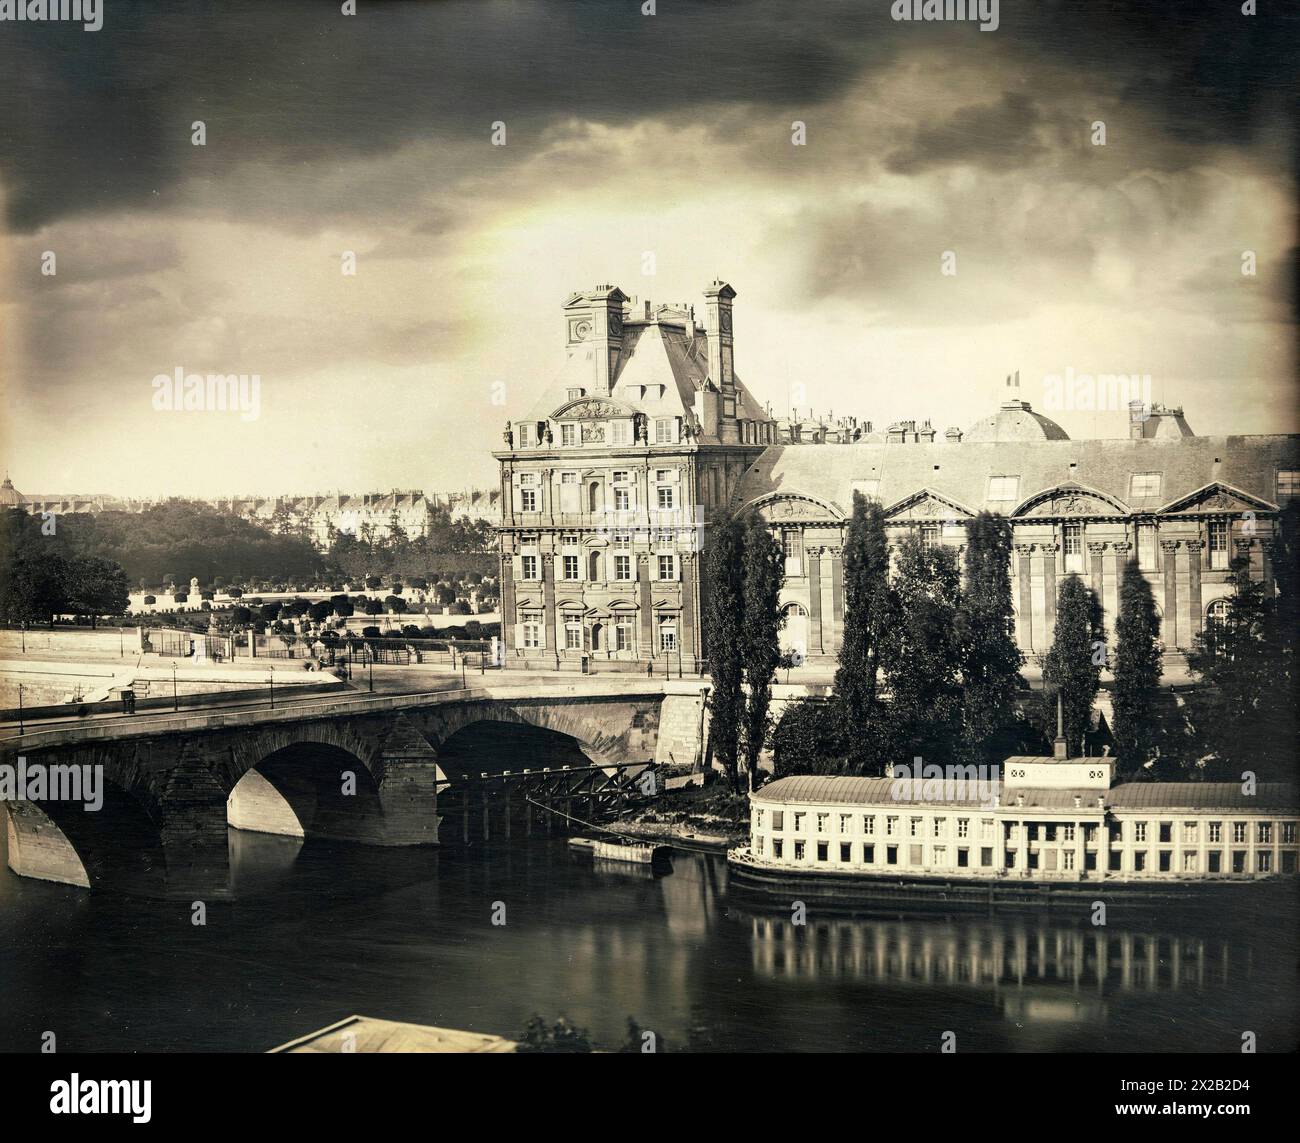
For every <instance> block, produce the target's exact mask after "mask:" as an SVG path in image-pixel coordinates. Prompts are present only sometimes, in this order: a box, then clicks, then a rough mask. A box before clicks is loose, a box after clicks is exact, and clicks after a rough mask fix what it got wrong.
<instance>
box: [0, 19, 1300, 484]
mask: <svg viewBox="0 0 1300 1143" xmlns="http://www.w3.org/2000/svg"><path fill="white" fill-rule="evenodd" d="M643 4H644V0H428V2H418V0H407V2H398V0H390V2H380V0H359V3H358V4H357V5H356V7H357V14H356V15H355V16H349V15H344V14H343V13H342V11H341V7H342V5H341V4H339V3H333V2H330V0H318V2H312V3H296V2H291V0H277V2H276V3H274V4H271V3H265V2H260V3H237V2H227V3H221V4H216V3H197V2H188V0H172V2H170V3H168V4H167V5H166V6H165V7H164V6H161V5H153V4H135V3H130V2H127V0H104V12H103V27H102V29H101V30H100V31H97V32H86V31H83V30H82V29H81V27H80V26H79V25H63V24H58V23H40V24H33V23H22V24H15V23H0V76H3V77H4V84H5V88H6V97H7V98H6V108H5V112H4V115H3V116H2V117H0V227H2V228H3V229H2V230H0V386H2V387H3V401H4V403H3V406H0V410H2V412H0V417H2V420H0V446H2V447H0V455H2V457H3V462H4V465H5V467H6V469H7V471H8V473H9V475H10V476H11V477H12V479H13V481H14V484H15V486H16V487H17V488H18V489H19V490H20V491H22V492H24V493H27V494H29V495H31V494H34V493H42V494H52V493H58V492H74V491H75V492H99V493H108V494H116V495H124V496H158V495H171V494H176V495H181V494H189V495H196V496H217V495H227V494H240V493H262V494H274V493H283V492H314V491H328V490H334V489H345V490H353V491H359V490H364V489H390V488H423V489H425V490H426V491H434V490H452V489H460V488H465V487H468V486H470V485H492V484H494V483H495V482H496V463H495V461H494V460H493V459H492V457H491V450H492V449H494V448H497V447H500V446H501V430H502V428H503V425H504V422H505V420H506V418H507V416H510V415H516V416H517V415H522V413H524V412H525V411H526V410H527V409H528V408H529V407H530V406H531V404H532V403H533V401H535V400H536V398H537V397H538V395H539V394H540V393H541V391H542V390H543V388H544V387H545V386H546V385H547V383H548V382H549V381H550V379H551V378H552V377H553V376H554V374H555V373H556V372H557V371H558V369H559V367H560V364H561V361H562V355H563V336H564V322H563V317H562V310H561V307H562V305H563V303H564V301H565V299H566V298H567V297H568V296H569V295H570V294H571V293H573V292H574V291H577V290H587V289H591V288H592V287H594V286H595V285H597V284H598V283H613V284H616V285H619V286H620V287H621V288H622V289H623V290H624V292H625V293H627V294H629V295H635V296H637V297H639V298H641V299H645V298H649V299H652V300H653V301H655V302H674V303H677V302H686V303H689V304H694V305H695V306H696V307H697V310H698V312H699V315H700V316H701V318H702V315H703V298H702V292H703V289H704V287H705V286H706V284H707V283H708V282H710V281H711V280H713V279H714V278H718V277H720V278H722V279H724V280H726V281H728V282H730V283H731V284H732V286H733V287H734V288H735V289H736V291H737V295H738V296H737V300H736V309H735V338H736V369H737V372H738V374H739V375H740V376H741V377H742V378H743V379H744V380H745V382H746V384H747V386H748V387H749V389H750V390H751V391H752V392H753V393H754V394H755V395H756V396H757V397H758V398H759V399H760V400H763V401H767V402H770V403H771V406H772V409H773V411H774V412H775V413H777V414H785V413H786V412H787V411H788V410H789V409H791V408H792V407H793V408H797V409H800V410H808V409H809V408H811V409H814V410H816V411H818V412H822V413H833V414H834V415H836V416H839V415H843V414H853V415H856V416H858V417H859V418H861V419H867V420H871V421H873V422H874V423H875V424H876V425H881V424H884V423H887V422H889V421H892V420H895V419H900V418H909V419H917V420H925V419H929V420H931V421H932V423H933V424H934V425H935V427H936V428H938V429H939V430H940V432H942V431H943V430H944V429H945V428H947V427H948V426H950V425H956V426H958V427H963V428H964V427H967V426H969V425H970V424H972V423H973V422H974V421H976V420H978V419H979V418H980V417H982V416H983V415H985V414H987V413H988V412H990V411H991V410H992V409H993V408H994V407H995V406H996V404H997V403H998V402H999V401H1001V400H1002V399H1004V398H1005V397H1006V395H1007V394H1006V389H1005V388H1004V378H1005V377H1006V375H1007V374H1008V373H1011V372H1013V371H1016V370H1019V372H1020V375H1021V387H1020V390H1019V392H1018V396H1020V397H1021V398H1022V399H1024V400H1027V401H1029V402H1030V403H1031V404H1033V405H1034V407H1035V409H1037V410H1039V411H1043V412H1046V413H1047V414H1048V415H1049V416H1052V417H1053V418H1054V419H1056V420H1057V421H1059V422H1060V423H1061V424H1062V425H1063V426H1064V427H1065V428H1066V430H1067V431H1068V432H1069V433H1070V434H1071V435H1072V436H1076V437H1087V436H1123V435H1125V434H1126V430H1125V424H1124V419H1123V413H1122V412H1120V411H1113V410H1112V411H1102V412H1093V411H1083V410H1077V409H1075V410H1072V409H1068V408H1067V409H1059V408H1055V407H1053V406H1052V405H1051V404H1050V402H1051V400H1052V396H1053V394H1054V392H1059V390H1053V389H1052V387H1051V385H1050V384H1049V379H1050V378H1052V377H1053V376H1057V377H1059V376H1063V375H1068V374H1070V371H1072V375H1073V376H1078V375H1097V374H1132V375H1139V376H1149V377H1150V378H1151V382H1150V384H1151V394H1152V397H1153V399H1155V400H1157V401H1162V402H1164V403H1166V404H1169V405H1182V406H1183V407H1184V409H1185V410H1186V416H1187V420H1188V422H1189V423H1190V425H1191V427H1192V428H1193V430H1194V431H1196V432H1198V433H1202V434H1233V433H1272V432H1294V431H1296V430H1297V427H1298V425H1297V415H1296V412H1295V406H1296V401H1295V377H1296V360H1295V305H1294V286H1295V280H1296V255H1295V248H1296V215H1295V201H1296V185H1295V163H1296V140H1295V137H1294V133H1293V129H1292V127H1291V126H1290V121H1291V120H1292V119H1293V118H1294V93H1293V88H1294V70H1295V58H1296V53H1295V45H1296V39H1297V30H1298V29H1300V14H1298V13H1297V10H1296V9H1295V8H1294V6H1290V7H1289V8H1288V6H1284V5H1279V4H1271V3H1261V4H1260V5H1259V7H1260V8H1261V9H1264V11H1263V12H1261V13H1260V14H1258V15H1254V16H1248V15H1243V14H1242V12H1241V7H1242V5H1240V4H1237V3H1220V2H1218V0H1202V2H1198V3H1195V4H1184V3H1178V4H1174V3H1162V2H1153V3H1148V4H1139V3H1120V2H1118V0H1113V2H1112V0H1090V2H1088V3H1075V2H1071V3H1064V2H1055V0H1024V2H1017V0H1002V3H1001V4H1000V12H999V26H998V28H997V30H996V31H991V32H983V31H980V30H979V28H978V27H977V26H975V25H974V24H971V23H937V22H899V21H895V20H893V19H891V16H890V9H891V7H892V5H891V4H890V3H889V2H887V0H802V2H800V3H792V2H790V0H707V2H706V0H657V3H656V4H655V5H654V7H655V14H654V15H652V16H650V15H644V14H643V11H642V9H643ZM1284 8H1286V9H1288V10H1286V11H1283V9H1284ZM195 121H202V123H203V124H204V128H205V131H206V142H205V145H203V146H195V145H194V143H193V141H192V140H193V124H194V123H195ZM796 122H799V123H802V124H803V125H804V137H805V140H806V142H805V143H804V145H798V146H797V145H795V144H794V143H793V141H792V140H793V137H794V128H793V125H794V124H795V123H796ZM498 123H503V124H504V125H505V145H504V146H497V145H494V144H493V138H494V131H496V138H497V139H498V140H499V139H500V137H501V136H500V132H499V130H496V129H495V128H494V124H498ZM1098 123H1101V124H1104V131H1105V142H1104V145H1102V144H1099V143H1098V142H1097V139H1098V138H1099V135H1098V131H1097V127H1096V124H1098ZM346 251H351V252H353V253H354V254H355V258H356V273H355V274H354V275H345V274H344V273H343V272H342V265H343V256H344V252H346ZM1247 252H1250V255H1251V256H1252V257H1253V260H1254V269H1255V272H1254V274H1252V275H1247V274H1243V272H1242V268H1243V256H1244V255H1246V254H1247ZM48 253H53V255H54V270H55V272H54V273H53V274H49V273H43V272H42V270H43V269H46V270H48V268H49V259H48ZM946 253H949V254H951V255H953V256H954V257H952V258H950V259H948V261H947V263H946V265H947V268H948V269H952V268H953V267H955V270H956V272H955V273H944V268H945V254H946ZM647 271H652V272H647ZM178 368H179V369H181V370H182V372H183V373H205V374H206V373H221V374H232V373H240V374H245V375H249V376H250V377H251V376H252V375H254V374H255V375H256V376H257V377H258V378H259V379H260V385H259V390H258V393H259V402H258V409H257V416H256V418H252V417H244V416H241V415H240V414H239V413H238V412H233V411H225V412H223V411H220V410H211V411H183V410H180V411H168V410H165V409H163V410H160V409H158V408H156V407H155V405H156V401H155V388H154V385H153V379H154V378H155V377H156V376H157V375H159V374H167V375H171V374H173V373H174V372H175V371H176V370H177V369H178ZM502 400H504V404H501V403H500V402H501V401H502ZM945 447H946V446H945Z"/></svg>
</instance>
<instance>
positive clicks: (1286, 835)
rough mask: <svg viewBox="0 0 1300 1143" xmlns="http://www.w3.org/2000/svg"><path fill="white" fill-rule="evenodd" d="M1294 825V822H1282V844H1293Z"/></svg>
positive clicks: (1294, 835) (1294, 836)
mask: <svg viewBox="0 0 1300 1143" xmlns="http://www.w3.org/2000/svg"><path fill="white" fill-rule="evenodd" d="M1295 827H1296V823H1295V822H1283V823H1282V844H1283V845H1295V838H1296V830H1295Z"/></svg>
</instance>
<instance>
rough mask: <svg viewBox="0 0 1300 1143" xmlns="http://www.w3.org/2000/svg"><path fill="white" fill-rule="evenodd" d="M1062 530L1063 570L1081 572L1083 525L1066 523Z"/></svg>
mask: <svg viewBox="0 0 1300 1143" xmlns="http://www.w3.org/2000/svg"><path fill="white" fill-rule="evenodd" d="M1061 531H1062V537H1061V538H1062V540H1063V541H1064V543H1063V545H1062V546H1063V547H1064V549H1065V570H1066V571H1067V572H1077V573H1080V574H1082V572H1083V525H1082V524H1066V525H1065V527H1064V528H1063V529H1062V530H1061Z"/></svg>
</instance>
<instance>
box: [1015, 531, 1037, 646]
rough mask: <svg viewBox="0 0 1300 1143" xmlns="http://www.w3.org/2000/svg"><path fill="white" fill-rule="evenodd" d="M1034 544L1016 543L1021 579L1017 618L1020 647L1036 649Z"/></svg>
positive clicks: (1017, 564) (1017, 569)
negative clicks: (1032, 561) (1032, 562)
mask: <svg viewBox="0 0 1300 1143" xmlns="http://www.w3.org/2000/svg"><path fill="white" fill-rule="evenodd" d="M1033 554H1034V545H1033V544H1017V545H1016V572H1017V575H1018V577H1019V580H1020V606H1019V608H1018V609H1017V611H1018V615H1017V618H1018V619H1019V620H1020V640H1019V642H1020V649H1021V650H1022V651H1032V650H1033V649H1034V592H1033V574H1034V573H1033V565H1032V564H1031V563H1030V561H1031V560H1032V558H1033Z"/></svg>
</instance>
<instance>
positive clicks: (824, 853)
mask: <svg viewBox="0 0 1300 1143" xmlns="http://www.w3.org/2000/svg"><path fill="white" fill-rule="evenodd" d="M829 856H830V843H829V842H825V841H819V842H818V843H817V860H818V861H825V860H826V859H827V858H828V857H829Z"/></svg>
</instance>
